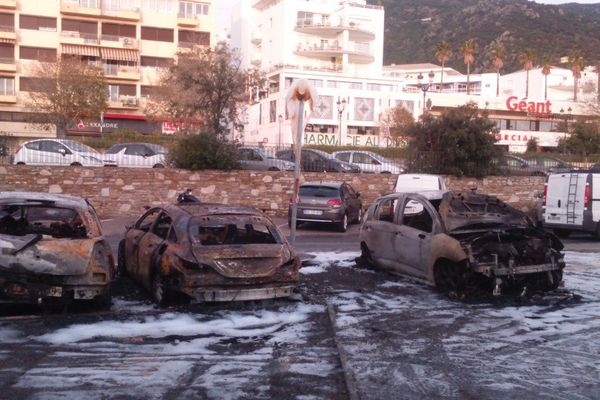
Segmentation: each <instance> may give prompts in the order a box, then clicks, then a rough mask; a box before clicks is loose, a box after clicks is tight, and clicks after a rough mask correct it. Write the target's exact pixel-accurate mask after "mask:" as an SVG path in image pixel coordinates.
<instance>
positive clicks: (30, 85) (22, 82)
mask: <svg viewBox="0 0 600 400" xmlns="http://www.w3.org/2000/svg"><path fill="white" fill-rule="evenodd" d="M43 86H44V85H43V82H42V79H41V78H26V77H21V78H19V90H20V91H21V92H41V91H42V88H43Z"/></svg>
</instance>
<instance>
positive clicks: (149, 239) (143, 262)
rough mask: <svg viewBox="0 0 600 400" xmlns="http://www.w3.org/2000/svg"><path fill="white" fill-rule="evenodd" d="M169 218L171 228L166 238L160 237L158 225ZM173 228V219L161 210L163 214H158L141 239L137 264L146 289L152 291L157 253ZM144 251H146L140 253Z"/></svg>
mask: <svg viewBox="0 0 600 400" xmlns="http://www.w3.org/2000/svg"><path fill="white" fill-rule="evenodd" d="M164 216H167V217H168V218H170V219H171V222H170V223H169V227H168V228H167V231H166V233H165V237H161V236H159V235H158V234H157V233H156V232H155V229H156V227H157V225H158V224H159V223H160V222H161V219H162V218H163V217H164ZM172 228H173V217H172V216H171V215H170V214H169V213H168V212H167V211H166V210H164V209H161V212H160V213H159V214H158V216H157V217H156V219H155V220H154V222H153V223H152V226H151V227H150V229H148V232H146V234H145V235H143V236H142V237H141V238H140V241H139V243H138V252H137V257H138V259H137V263H138V270H139V271H140V272H139V275H140V281H141V282H142V284H143V285H144V286H145V287H146V289H148V290H150V289H151V287H152V277H153V275H154V274H155V273H156V272H157V271H155V270H154V268H156V266H155V265H154V263H155V261H157V259H156V257H157V255H158V254H157V252H158V251H159V250H160V249H161V247H162V245H163V243H164V242H165V241H166V240H167V238H168V237H169V231H170V230H171V229H172ZM140 248H141V249H144V250H146V251H140Z"/></svg>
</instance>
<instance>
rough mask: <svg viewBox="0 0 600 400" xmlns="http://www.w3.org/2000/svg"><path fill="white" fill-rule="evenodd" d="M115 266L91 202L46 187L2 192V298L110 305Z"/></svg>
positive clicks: (39, 301) (0, 278) (0, 285)
mask: <svg viewBox="0 0 600 400" xmlns="http://www.w3.org/2000/svg"><path fill="white" fill-rule="evenodd" d="M114 273H115V267H114V262H113V257H112V253H111V250H110V247H109V245H108V243H107V242H106V240H105V239H104V237H103V236H102V231H101V227H100V223H99V221H98V218H97V216H96V213H95V211H94V209H93V207H92V206H91V205H90V204H89V203H87V202H86V201H85V200H83V199H80V198H76V197H71V196H62V195H61V196H59V195H48V194H45V193H28V192H2V193H0V302H5V303H31V304H43V303H44V302H48V301H53V302H61V303H64V304H67V303H69V302H70V301H72V300H94V301H96V302H97V303H98V305H101V306H109V305H110V283H111V281H112V279H113V277H114Z"/></svg>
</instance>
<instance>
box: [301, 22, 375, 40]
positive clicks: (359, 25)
mask: <svg viewBox="0 0 600 400" xmlns="http://www.w3.org/2000/svg"><path fill="white" fill-rule="evenodd" d="M318 28H324V29H335V30H341V29H346V30H355V31H362V32H364V33H368V34H370V35H373V36H375V33H374V32H375V29H374V28H373V26H372V25H371V24H367V23H364V22H358V21H352V20H349V21H344V20H340V21H338V22H337V23H336V24H333V23H331V22H330V20H329V19H328V18H325V19H323V20H315V19H314V18H300V19H298V20H297V21H296V29H299V30H303V29H318Z"/></svg>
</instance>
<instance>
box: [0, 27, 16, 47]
mask: <svg viewBox="0 0 600 400" xmlns="http://www.w3.org/2000/svg"><path fill="white" fill-rule="evenodd" d="M0 41H1V42H2V43H15V42H16V41H17V33H16V32H15V27H14V25H0Z"/></svg>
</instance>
